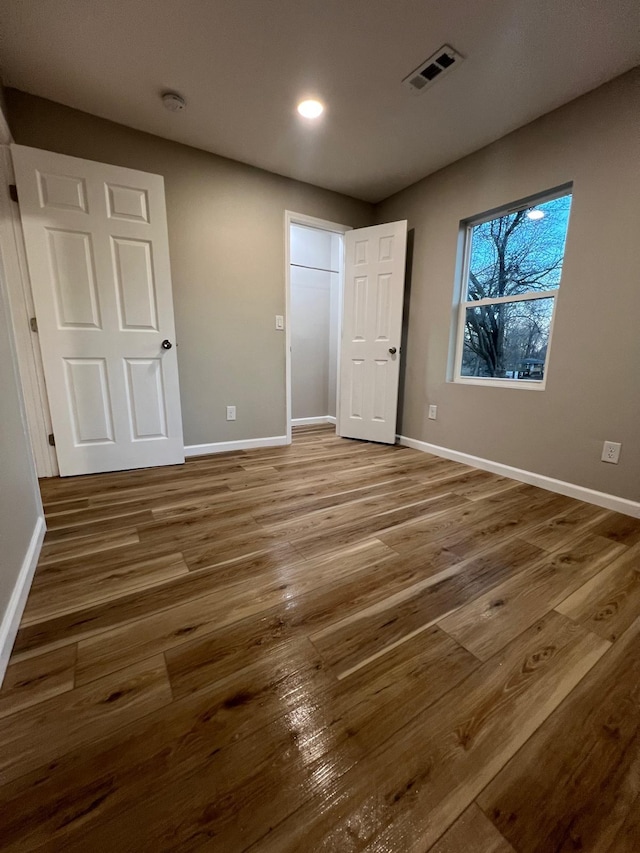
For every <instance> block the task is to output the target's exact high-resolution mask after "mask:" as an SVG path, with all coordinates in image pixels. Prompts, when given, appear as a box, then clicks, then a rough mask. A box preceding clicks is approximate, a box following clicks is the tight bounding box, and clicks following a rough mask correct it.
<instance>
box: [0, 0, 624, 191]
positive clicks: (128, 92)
mask: <svg viewBox="0 0 640 853" xmlns="http://www.w3.org/2000/svg"><path fill="white" fill-rule="evenodd" d="M0 32H2V34H3V38H2V43H1V45H0V56H1V61H0V73H1V74H2V78H3V81H4V84H5V85H8V86H15V87H16V88H18V89H22V90H24V91H27V92H32V93H34V94H37V95H41V96H43V97H46V98H50V99H52V100H54V101H59V102H61V103H63V104H67V105H69V106H71V107H76V108H77V109H80V110H85V111H86V112H90V113H94V114H95V115H99V116H103V117H104V118H108V119H111V120H113V121H116V122H120V123H122V124H126V125H129V126H130V127H135V128H138V129H140V130H146V131H149V132H150V133H155V134H157V135H159V136H164V137H167V138H168V139H174V140H178V141H180V142H185V143H187V144H189V145H194V146H196V147H198V148H204V149H206V150H208V151H213V152H215V153H217V154H222V155H225V156H227V157H232V158H234V159H236V160H241V161H243V162H246V163H251V164H253V165H255V166H260V167H262V168H264V169H268V170H270V171H272V172H277V173H279V174H282V175H288V176H290V177H293V178H298V179H301V180H304V181H309V182H310V183H313V184H317V185H319V186H322V187H328V188H330V189H334V190H338V191H340V192H343V193H347V194H349V195H353V196H356V197H358V198H362V199H366V200H368V201H378V200H380V199H382V198H385V197H386V196H388V195H390V194H391V193H393V192H396V191H397V190H399V189H402V188H403V187H405V186H407V185H408V184H410V183H413V182H414V181H416V180H417V179H419V178H421V177H423V176H424V175H426V174H429V173H430V172H433V171H435V170H436V169H439V168H441V167H442V166H445V165H447V164H448V163H451V162H453V161H454V160H457V159H459V158H460V157H462V156H464V155H465V154H468V153H470V152H472V151H475V150H477V149H478V148H481V147H482V146H483V145H486V144H487V143H489V142H491V141H493V140H494V139H498V138H499V137H501V136H503V135H504V134H505V133H507V132H509V131H510V130H513V129H515V128H517V127H520V126H521V125H523V124H526V123H527V122H529V121H531V120H532V119H534V118H536V117H537V116H539V115H542V114H543V113H546V112H548V111H549V110H551V109H553V108H555V107H558V106H560V105H561V104H564V103H566V102H567V101H570V100H572V99H573V98H575V97H577V96H578V95H581V94H583V93H584V92H587V91H589V90H590V89H593V88H594V87H596V86H598V85H599V84H601V83H603V82H605V81H606V80H609V79H611V78H613V77H615V76H617V75H618V74H621V73H623V72H624V71H626V70H628V69H629V68H632V67H633V66H634V65H637V64H638V63H640V4H639V3H638V0H106V2H104V0H100V2H98V0H47V2H43V0H3V2H2V3H1V4H0ZM445 42H448V43H449V44H451V45H452V46H453V47H455V48H456V49H457V50H458V51H459V52H460V53H462V54H463V55H464V56H465V57H466V59H465V61H464V63H463V64H462V65H460V66H459V67H458V68H455V69H453V71H452V72H451V73H450V74H448V75H447V76H446V77H445V78H444V79H442V80H441V81H438V82H437V84H436V85H434V86H433V87H431V88H429V89H428V90H427V91H426V92H424V93H423V94H421V95H412V94H411V93H410V92H409V91H408V90H407V89H406V88H405V87H404V86H402V85H401V80H402V79H403V78H404V77H405V76H406V75H407V74H409V72H410V71H412V70H413V69H414V68H415V67H416V66H417V65H419V64H420V63H421V62H422V61H423V60H424V59H426V58H427V57H428V56H429V55H430V54H431V53H433V52H434V51H435V50H437V49H438V48H439V47H440V46H441V45H442V44H443V43H445ZM165 89H174V90H177V91H178V92H180V93H182V94H183V95H184V96H185V97H186V99H187V101H188V108H187V110H186V111H184V112H182V113H177V114H172V113H169V112H167V111H166V110H165V109H164V108H163V107H162V104H161V102H160V99H159V94H160V93H161V92H162V91H163V90H165ZM304 95H316V96H319V97H320V98H321V99H322V100H323V101H325V103H326V105H327V110H326V113H325V115H324V117H323V118H322V119H321V120H320V121H319V122H318V123H316V124H314V125H311V124H309V123H308V122H304V121H303V120H302V119H299V118H298V116H297V115H296V114H295V109H294V108H295V104H296V102H297V101H298V99H299V98H301V97H302V96H304Z"/></svg>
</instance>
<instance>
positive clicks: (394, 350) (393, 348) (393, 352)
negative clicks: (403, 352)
mask: <svg viewBox="0 0 640 853" xmlns="http://www.w3.org/2000/svg"><path fill="white" fill-rule="evenodd" d="M389 352H390V353H391V355H395V354H396V353H397V352H398V350H397V349H396V348H395V347H389Z"/></svg>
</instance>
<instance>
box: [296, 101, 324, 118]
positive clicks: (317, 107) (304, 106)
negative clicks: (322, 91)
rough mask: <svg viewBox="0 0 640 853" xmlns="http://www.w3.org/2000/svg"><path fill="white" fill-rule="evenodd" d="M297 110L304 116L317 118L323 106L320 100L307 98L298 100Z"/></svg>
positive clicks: (322, 110)
mask: <svg viewBox="0 0 640 853" xmlns="http://www.w3.org/2000/svg"><path fill="white" fill-rule="evenodd" d="M298 112H299V113H300V115H301V116H304V118H318V116H320V115H322V113H323V112H324V107H323V105H322V104H321V103H320V101H316V100H313V99H309V100H307V101H300V103H299V104H298Z"/></svg>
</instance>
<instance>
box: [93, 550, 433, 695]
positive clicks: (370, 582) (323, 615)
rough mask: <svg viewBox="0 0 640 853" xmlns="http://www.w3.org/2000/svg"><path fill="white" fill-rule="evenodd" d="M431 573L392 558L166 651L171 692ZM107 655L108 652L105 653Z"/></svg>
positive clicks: (187, 687) (428, 568)
mask: <svg viewBox="0 0 640 853" xmlns="http://www.w3.org/2000/svg"><path fill="white" fill-rule="evenodd" d="M430 571H431V566H429V565H428V564H424V563H423V562H422V561H413V560H406V559H404V558H400V557H397V556H394V557H392V558H385V559H381V560H379V561H378V562H377V563H370V564H369V565H368V566H367V567H366V568H363V569H362V570H361V571H360V572H358V573H357V574H354V575H353V576H348V577H345V578H344V579H343V580H342V581H341V582H334V583H333V584H331V585H329V584H328V585H326V586H325V587H322V588H320V589H317V590H312V591H310V592H308V593H304V594H303V595H300V596H298V597H297V598H286V600H285V601H284V602H283V603H281V604H280V605H278V606H276V607H273V608H271V609H269V610H266V611H263V612H261V613H260V614H259V619H257V620H256V619H252V618H248V619H244V620H242V621H241V622H237V623H233V624H229V625H227V626H226V627H224V628H219V629H217V630H215V631H211V632H210V633H209V634H205V635H204V636H202V637H201V638H199V639H196V640H192V641H191V640H190V641H189V642H185V643H184V644H180V645H177V644H176V643H175V642H174V643H172V644H171V647H170V648H168V649H167V651H166V659H167V666H168V669H169V672H170V673H171V675H172V683H173V685H174V690H175V691H176V692H177V694H178V695H180V694H181V693H182V692H188V691H190V690H198V689H200V688H201V687H202V686H203V684H206V683H207V682H211V681H214V680H216V679H218V678H221V677H223V676H224V675H226V674H228V673H229V672H231V671H233V668H234V667H236V666H238V665H239V662H240V661H242V660H244V659H245V656H246V655H247V653H250V651H251V650H252V649H254V648H255V647H259V648H261V649H263V648H269V647H271V646H275V645H279V644H280V643H286V642H289V640H291V639H295V638H298V637H300V636H309V635H310V634H313V633H314V632H315V631H317V630H320V629H321V628H323V627H326V626H327V625H330V624H332V623H333V622H334V621H336V620H339V619H340V618H341V617H344V616H346V615H349V614H353V613H356V612H358V610H360V609H362V608H366V607H367V606H368V605H370V604H372V603H375V602H379V601H382V600H384V599H385V598H387V597H388V596H389V595H393V594H394V593H395V592H397V591H398V590H399V589H404V588H405V587H406V586H408V585H411V583H412V582H415V581H416V580H418V579H419V578H422V577H424V576H425V574H428V573H429V572H430ZM106 654H108V652H106Z"/></svg>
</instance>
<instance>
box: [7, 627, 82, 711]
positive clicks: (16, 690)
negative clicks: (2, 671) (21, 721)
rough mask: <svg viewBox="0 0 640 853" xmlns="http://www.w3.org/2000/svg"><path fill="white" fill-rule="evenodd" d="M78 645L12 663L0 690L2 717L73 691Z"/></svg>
mask: <svg viewBox="0 0 640 853" xmlns="http://www.w3.org/2000/svg"><path fill="white" fill-rule="evenodd" d="M75 664H76V647H75V644H73V645H70V646H65V648H63V649H60V650H58V651H53V652H48V653H47V654H43V655H39V656H38V657H35V658H32V659H31V660H27V661H24V662H19V663H12V664H10V665H9V666H8V667H7V672H6V675H5V677H4V681H3V682H2V687H0V718H1V717H7V716H9V714H16V713H17V712H18V711H22V710H23V709H24V708H29V707H30V706H31V705H37V704H39V703H40V702H44V701H45V700H46V699H50V698H51V697H52V696H57V695H58V694H59V693H66V692H67V691H69V690H73V683H74V668H75Z"/></svg>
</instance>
